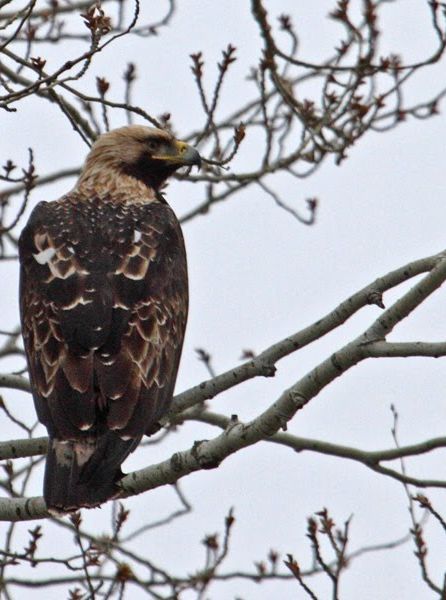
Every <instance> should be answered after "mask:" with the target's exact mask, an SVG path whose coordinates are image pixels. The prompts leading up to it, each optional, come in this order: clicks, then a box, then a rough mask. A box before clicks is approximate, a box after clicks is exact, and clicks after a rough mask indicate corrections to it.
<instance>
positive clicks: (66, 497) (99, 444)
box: [43, 431, 140, 513]
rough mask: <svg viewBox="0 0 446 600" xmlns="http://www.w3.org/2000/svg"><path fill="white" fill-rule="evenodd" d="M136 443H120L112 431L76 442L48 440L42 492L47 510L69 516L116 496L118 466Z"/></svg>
mask: <svg viewBox="0 0 446 600" xmlns="http://www.w3.org/2000/svg"><path fill="white" fill-rule="evenodd" d="M139 441H140V438H136V439H130V440H122V439H121V438H120V437H119V436H118V435H117V434H116V433H115V432H114V431H108V432H106V433H104V434H103V435H100V436H98V437H97V438H85V439H83V440H76V441H73V440H68V441H66V440H59V439H56V438H54V439H50V442H49V446H48V454H47V459H46V466H45V480H44V490H43V495H44V498H45V502H46V505H47V507H48V509H49V510H50V511H51V510H52V511H54V512H57V513H59V512H72V511H76V510H78V509H79V508H83V507H85V508H93V507H95V506H99V505H100V504H102V503H103V502H106V501H107V500H110V499H111V498H113V497H115V496H117V495H118V493H119V487H118V486H117V482H118V481H119V479H121V477H122V471H121V464H122V462H123V461H124V460H125V458H126V457H127V456H128V455H129V454H130V452H132V450H134V449H135V448H136V446H137V445H138V443H139Z"/></svg>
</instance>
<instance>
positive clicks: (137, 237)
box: [133, 229, 142, 244]
mask: <svg viewBox="0 0 446 600" xmlns="http://www.w3.org/2000/svg"><path fill="white" fill-rule="evenodd" d="M141 238H142V232H141V231H139V229H134V230H133V243H134V244H137V243H138V242H140V241H141Z"/></svg>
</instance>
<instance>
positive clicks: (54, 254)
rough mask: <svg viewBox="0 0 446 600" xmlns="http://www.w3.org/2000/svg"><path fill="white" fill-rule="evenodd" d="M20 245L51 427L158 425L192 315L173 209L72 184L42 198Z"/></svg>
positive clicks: (85, 430) (39, 389)
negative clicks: (84, 195)
mask: <svg viewBox="0 0 446 600" xmlns="http://www.w3.org/2000/svg"><path fill="white" fill-rule="evenodd" d="M19 253H20V262H21V282H20V306H21V317H22V329H23V336H24V343H25V350H26V353H27V357H28V364H29V370H30V377H31V381H32V384H33V389H34V399H35V402H36V407H37V411H38V416H39V419H40V420H41V422H42V423H44V424H45V425H46V426H47V427H48V429H49V433H50V435H52V436H55V437H58V438H62V439H79V438H81V437H82V436H86V435H91V433H93V432H95V433H100V431H103V430H109V429H112V430H116V431H117V432H118V433H119V435H122V437H123V438H126V437H138V436H141V435H142V433H144V432H147V433H151V432H152V431H153V430H155V429H156V422H157V420H158V419H159V418H160V416H161V415H162V414H163V413H164V412H165V411H166V410H167V408H168V404H169V402H170V399H171V396H172V393H173V386H174V383H175V378H176V373H177V369H178V363H179V358H180V354H181V347H182V342H183V337H184V330H185V325H186V319H187V269H186V261H185V252H184V246H183V240H182V236H181V230H180V228H179V225H178V223H177V221H176V219H175V217H174V215H173V213H172V211H171V209H170V208H169V207H168V206H167V205H165V204H162V203H160V202H154V203H153V205H147V206H144V205H136V204H135V205H130V206H129V207H123V206H119V205H116V204H115V205H113V203H112V202H103V201H102V202H100V201H98V199H95V198H92V199H89V200H88V201H82V200H81V201H79V199H78V198H75V197H72V196H70V195H69V196H66V197H65V198H64V199H62V200H61V201H57V202H51V203H40V204H39V205H38V206H37V207H36V208H35V210H34V211H33V213H32V215H31V217H30V220H29V222H28V224H27V226H26V227H25V229H24V230H23V232H22V235H21V237H20V242H19Z"/></svg>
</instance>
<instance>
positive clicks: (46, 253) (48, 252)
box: [33, 248, 56, 265]
mask: <svg viewBox="0 0 446 600" xmlns="http://www.w3.org/2000/svg"><path fill="white" fill-rule="evenodd" d="M55 254H56V250H55V249H54V248H45V250H41V251H40V252H38V253H37V254H33V256H34V258H35V259H36V260H37V262H38V263H39V265H46V264H47V263H49V262H50V260H51V259H52V258H53V256H54V255H55Z"/></svg>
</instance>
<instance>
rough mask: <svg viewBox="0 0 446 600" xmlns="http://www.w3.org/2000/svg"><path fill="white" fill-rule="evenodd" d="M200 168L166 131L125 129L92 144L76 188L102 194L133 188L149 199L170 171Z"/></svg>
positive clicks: (191, 150) (193, 152)
mask: <svg viewBox="0 0 446 600" xmlns="http://www.w3.org/2000/svg"><path fill="white" fill-rule="evenodd" d="M200 164H201V158H200V155H199V153H198V152H197V150H195V148H193V147H192V146H189V145H188V144H186V143H185V142H181V141H178V140H176V139H175V138H174V137H173V136H172V135H171V134H169V133H168V132H167V131H163V130H162V129H156V128H154V127H145V126H142V125H129V126H127V127H120V128H119V129H114V130H112V131H110V132H108V133H104V134H103V135H101V136H100V137H99V138H98V139H97V140H96V142H95V143H94V144H93V146H92V148H91V151H90V153H89V154H88V156H87V159H86V161H85V166H84V168H83V170H82V172H81V175H80V177H79V181H78V184H77V186H76V187H77V188H78V189H80V188H83V187H89V188H92V187H94V188H100V189H104V191H105V190H107V191H112V190H114V191H119V189H120V188H121V189H122V188H124V187H125V188H127V189H128V188H134V190H135V191H136V189H138V191H139V193H140V194H141V193H143V194H147V193H150V195H152V196H153V195H154V193H155V192H156V191H157V190H158V189H159V188H160V187H161V186H162V184H163V183H164V182H165V180H166V179H167V178H168V177H169V176H170V175H172V173H174V171H176V170H177V169H179V168H180V167H183V166H192V165H197V166H198V167H199V166H200ZM122 191H124V190H123V189H122Z"/></svg>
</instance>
